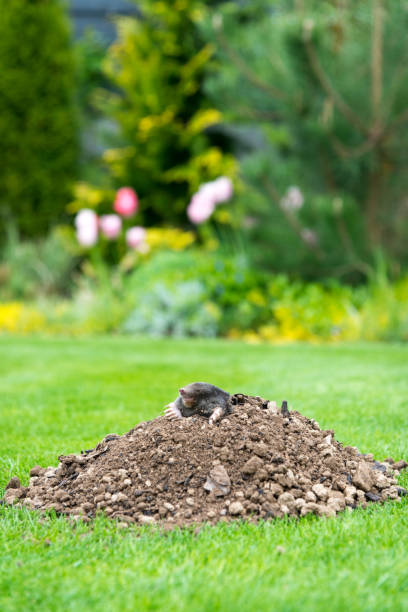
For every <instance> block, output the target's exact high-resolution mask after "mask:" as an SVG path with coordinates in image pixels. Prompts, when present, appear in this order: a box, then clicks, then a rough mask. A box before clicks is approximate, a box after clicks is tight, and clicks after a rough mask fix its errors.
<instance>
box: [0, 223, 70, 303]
mask: <svg viewBox="0 0 408 612" xmlns="http://www.w3.org/2000/svg"><path fill="white" fill-rule="evenodd" d="M7 234H8V237H7V240H6V243H5V246H4V248H3V250H2V252H1V253H0V299H3V300H5V299H31V300H32V299H36V298H39V297H41V296H46V295H52V294H54V295H60V296H61V295H69V293H70V291H71V290H72V288H73V278H72V276H73V274H72V273H73V271H74V269H75V266H76V264H77V257H76V253H75V250H74V249H75V246H74V245H73V244H71V240H70V234H69V233H66V232H65V231H64V228H62V227H61V228H56V229H54V230H53V231H52V232H51V233H50V234H49V235H48V236H47V237H46V238H43V239H41V240H37V241H28V240H23V241H22V240H20V239H19V237H18V234H17V232H16V231H15V228H14V227H13V226H9V228H8V233H7Z"/></svg>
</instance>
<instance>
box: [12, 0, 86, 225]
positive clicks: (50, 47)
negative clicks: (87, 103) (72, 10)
mask: <svg viewBox="0 0 408 612" xmlns="http://www.w3.org/2000/svg"><path fill="white" fill-rule="evenodd" d="M0 13H1V19H0V71H1V80H0V142H1V150H0V206H1V208H2V209H3V210H6V211H8V212H9V214H10V215H12V218H13V219H14V220H15V222H16V223H17V224H18V227H19V229H20V231H22V232H23V233H24V234H25V235H29V236H31V235H36V234H37V235H38V234H44V233H45V232H46V231H47V229H48V228H49V226H50V224H51V223H52V222H53V221H55V220H56V219H58V218H60V217H61V215H62V213H63V211H64V207H65V205H66V204H67V202H68V201H69V197H70V190H71V184H72V181H73V180H74V179H75V177H76V165H77V154H78V146H77V131H76V111H75V102H74V98H75V81H74V68H75V67H74V60H73V54H72V50H71V46H70V34H69V28H68V21H67V18H66V16H65V14H64V10H63V8H62V6H61V3H60V2H59V0H33V1H31V2H27V1H26V0H0Z"/></svg>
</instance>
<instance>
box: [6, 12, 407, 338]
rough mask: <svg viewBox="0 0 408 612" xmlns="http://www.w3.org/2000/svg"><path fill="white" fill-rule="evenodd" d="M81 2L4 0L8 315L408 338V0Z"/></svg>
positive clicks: (124, 328)
mask: <svg viewBox="0 0 408 612" xmlns="http://www.w3.org/2000/svg"><path fill="white" fill-rule="evenodd" d="M68 8H69V9H70V11H68V10H67V8H64V7H63V6H62V5H61V4H60V3H59V2H57V1H52V0H48V1H46V2H45V1H38V2H30V3H27V2H25V1H23V0H11V1H10V2H3V3H2V19H1V22H0V30H1V32H0V34H1V43H0V66H1V69H2V75H3V76H2V79H1V85H0V87H1V90H2V91H1V102H0V135H1V141H2V150H1V153H0V156H1V159H0V161H1V163H0V207H1V230H0V240H1V242H0V299H1V303H0V330H1V331H3V332H9V333H18V334H27V333H47V334H71V335H81V334H94V333H101V332H108V333H126V334H140V333H142V334H145V333H147V334H150V335H153V336H207V337H208V336H225V337H229V338H242V339H245V340H247V341H250V342H263V341H265V342H286V341H298V340H301V341H302V340H309V341H315V342H320V341H324V342H336V341H341V340H347V341H348V340H358V339H367V340H406V339H407V337H408V310H407V308H408V306H407V304H408V277H407V274H406V264H407V258H408V255H407V248H406V244H407V239H408V199H407V176H408V172H407V167H406V166H407V163H406V147H405V146H404V145H405V137H406V128H407V120H408V115H407V94H408V85H407V82H408V81H407V78H406V77H407V68H406V66H407V62H406V59H407V41H406V36H405V28H406V25H407V11H406V6H405V4H404V2H402V1H397V2H386V1H385V0H377V1H368V0H364V1H359V2H354V3H350V2H340V3H339V2H337V1H335V0H333V1H325V2H323V3H322V2H313V1H306V2H303V1H297V2H291V1H282V2H275V1H271V0H256V1H251V2H246V1H240V2H236V1H235V2H234V1H227V2H222V1H214V2H201V1H200V0H190V1H189V2H187V1H186V2H184V1H182V0H174V1H169V2H161V1H159V0H157V1H155V0H141V1H139V2H136V3H132V2H117V3H107V2H103V1H102V0H100V1H99V0H98V2H97V1H94V2H89V3H79V4H78V3H76V2H72V3H71V4H70V6H69V7H68ZM115 11H116V14H115ZM73 18H75V21H73ZM89 24H90V25H92V24H94V26H96V29H95V28H94V29H92V28H89V27H87V25H89ZM16 32H24V41H23V43H22V42H21V40H20V38H19V36H16ZM74 32H75V33H76V35H75V36H74Z"/></svg>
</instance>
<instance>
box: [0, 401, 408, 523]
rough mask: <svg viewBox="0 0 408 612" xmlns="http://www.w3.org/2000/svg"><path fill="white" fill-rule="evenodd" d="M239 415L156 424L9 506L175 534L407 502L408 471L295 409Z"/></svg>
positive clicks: (265, 405)
mask: <svg viewBox="0 0 408 612" xmlns="http://www.w3.org/2000/svg"><path fill="white" fill-rule="evenodd" d="M232 404H233V406H232V414H230V415H228V417H227V418H224V419H223V420H222V421H221V422H220V423H218V424H216V425H213V426H210V425H209V424H208V421H207V420H206V419H203V418H202V417H198V416H197V417H191V418H183V419H180V420H178V421H169V420H168V419H166V418H165V417H162V416H160V417H157V418H156V419H154V420H153V421H148V422H146V423H141V424H140V425H138V426H137V427H135V428H134V429H132V430H131V431H129V432H128V433H126V434H124V435H123V436H118V435H116V434H109V435H108V436H106V437H105V438H104V439H103V440H102V442H100V443H99V444H98V445H97V446H96V448H95V449H92V450H87V451H81V454H80V455H66V456H60V457H59V461H60V463H59V465H58V467H57V468H53V467H48V468H42V467H40V466H36V467H34V468H33V469H32V470H31V472H30V476H31V478H30V484H29V486H28V487H21V486H20V482H19V480H18V478H15V477H14V478H12V479H11V481H10V482H9V484H8V485H7V489H6V493H5V496H4V501H5V502H6V503H21V504H25V505H26V506H28V507H30V508H36V509H40V510H45V509H51V508H54V509H55V510H56V511H57V512H58V513H63V514H69V515H73V516H74V517H81V518H82V519H83V520H85V521H89V520H90V519H91V518H92V517H94V516H95V515H96V514H97V513H98V512H104V513H105V514H106V515H107V516H109V517H110V518H114V519H117V520H119V521H120V522H121V523H122V524H123V525H125V524H128V523H134V522H136V523H141V524H147V523H157V522H163V523H165V524H166V525H168V526H182V525H188V524H191V523H202V522H210V523H216V522H217V521H219V520H234V519H246V520H249V521H258V520H259V519H270V518H273V517H282V516H284V515H293V516H305V515H306V514H309V513H314V514H318V515H322V516H335V515H336V513H338V512H340V511H342V510H345V509H353V508H356V507H357V506H363V507H365V506H366V505H367V504H368V503H373V502H374V503H375V502H378V503H381V502H384V501H385V500H387V499H393V500H399V499H400V496H401V495H405V494H406V491H405V489H403V488H401V487H399V486H398V485H397V481H396V480H395V476H396V475H398V474H399V470H400V469H402V468H404V467H406V466H407V465H408V464H407V463H406V462H405V461H400V462H398V463H394V462H393V460H392V459H387V460H385V461H384V462H382V463H380V462H378V461H375V460H374V459H373V456H372V455H362V454H360V453H359V452H358V450H357V449H356V448H355V447H351V446H345V447H344V446H343V445H342V444H341V443H339V442H337V441H336V440H335V439H334V432H333V431H332V430H326V431H322V430H321V429H320V428H319V425H318V424H317V423H316V422H315V421H313V420H310V419H308V418H306V417H304V416H302V415H301V414H299V413H298V412H296V411H291V412H290V413H289V412H288V410H287V408H286V404H285V403H284V405H283V408H282V409H281V410H278V409H277V407H276V405H275V404H274V403H273V402H268V401H267V400H264V399H262V398H260V397H250V396H245V395H241V394H238V395H235V396H232Z"/></svg>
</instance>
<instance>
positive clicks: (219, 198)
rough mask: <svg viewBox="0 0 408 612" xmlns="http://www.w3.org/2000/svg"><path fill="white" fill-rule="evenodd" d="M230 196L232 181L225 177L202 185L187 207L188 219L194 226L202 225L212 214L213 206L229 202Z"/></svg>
mask: <svg viewBox="0 0 408 612" xmlns="http://www.w3.org/2000/svg"><path fill="white" fill-rule="evenodd" d="M232 194H233V186H232V181H231V179H229V178H228V177H226V176H220V177H219V178H217V179H216V180H215V181H210V182H209V183H203V184H202V185H201V187H200V189H199V190H198V191H197V193H195V194H194V195H193V197H192V198H191V202H190V204H189V205H188V207H187V216H188V218H189V219H190V221H191V222H192V223H195V224H196V225H199V224H200V223H204V221H207V219H209V218H210V217H211V215H212V214H213V212H214V208H215V206H216V205H217V204H221V202H226V201H227V200H229V199H230V198H231V197H232Z"/></svg>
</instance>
